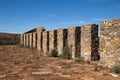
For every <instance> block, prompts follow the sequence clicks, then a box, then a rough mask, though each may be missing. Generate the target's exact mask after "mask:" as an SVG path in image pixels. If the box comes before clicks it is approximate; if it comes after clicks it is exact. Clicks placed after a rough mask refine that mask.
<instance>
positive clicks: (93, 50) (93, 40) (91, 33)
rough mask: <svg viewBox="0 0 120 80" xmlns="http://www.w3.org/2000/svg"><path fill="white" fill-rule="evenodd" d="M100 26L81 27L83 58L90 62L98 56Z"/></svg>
mask: <svg viewBox="0 0 120 80" xmlns="http://www.w3.org/2000/svg"><path fill="white" fill-rule="evenodd" d="M98 47H99V45H98V25H97V24H88V25H85V26H83V27H81V56H83V57H84V58H85V60H86V61H90V60H92V58H93V60H94V59H96V58H97V56H98Z"/></svg>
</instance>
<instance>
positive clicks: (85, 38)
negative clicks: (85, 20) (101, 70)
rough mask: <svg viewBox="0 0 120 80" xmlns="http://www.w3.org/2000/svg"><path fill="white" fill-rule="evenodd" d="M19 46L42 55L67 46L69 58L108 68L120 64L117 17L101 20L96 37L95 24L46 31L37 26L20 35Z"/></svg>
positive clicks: (60, 51) (119, 20)
mask: <svg viewBox="0 0 120 80" xmlns="http://www.w3.org/2000/svg"><path fill="white" fill-rule="evenodd" d="M21 44H23V45H26V46H29V47H30V48H34V49H37V50H40V51H43V53H44V54H47V53H49V52H50V51H51V49H54V48H56V49H57V51H58V55H60V54H62V50H63V48H64V47H65V46H66V44H68V45H69V46H70V47H71V51H72V58H73V59H75V58H77V57H79V56H82V57H84V58H85V60H86V61H99V62H101V63H102V64H103V65H104V66H107V67H112V66H113V65H115V64H116V63H120V18H119V19H113V20H108V21H102V22H101V23H100V36H98V25H97V24H87V25H84V26H71V27H69V28H68V29H58V30H50V31H46V30H45V28H44V27H38V28H34V29H32V30H30V31H27V32H25V33H23V34H21Z"/></svg>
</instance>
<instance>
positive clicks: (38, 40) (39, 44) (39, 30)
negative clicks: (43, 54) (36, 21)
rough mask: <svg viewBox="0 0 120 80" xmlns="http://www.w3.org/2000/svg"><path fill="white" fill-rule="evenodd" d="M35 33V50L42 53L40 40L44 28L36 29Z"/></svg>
mask: <svg viewBox="0 0 120 80" xmlns="http://www.w3.org/2000/svg"><path fill="white" fill-rule="evenodd" d="M36 31H37V49H38V50H40V51H42V47H43V45H42V38H43V36H42V34H43V31H45V29H44V27H38V28H37V29H36Z"/></svg>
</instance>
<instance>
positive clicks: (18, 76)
mask: <svg viewBox="0 0 120 80" xmlns="http://www.w3.org/2000/svg"><path fill="white" fill-rule="evenodd" d="M0 80H120V75H118V74H115V73H111V72H110V70H109V69H107V68H103V67H101V66H97V65H95V64H92V63H79V62H76V61H75V60H66V59H62V58H54V57H48V56H45V55H43V53H41V52H39V51H36V50H30V49H27V48H20V47H19V46H17V45H14V46H13V45H9V46H5V45H3V46H1V45H0Z"/></svg>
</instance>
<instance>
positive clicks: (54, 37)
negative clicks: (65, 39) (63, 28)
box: [49, 30, 57, 52]
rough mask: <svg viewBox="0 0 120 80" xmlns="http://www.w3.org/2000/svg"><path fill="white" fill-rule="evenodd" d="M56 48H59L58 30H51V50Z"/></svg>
mask: <svg viewBox="0 0 120 80" xmlns="http://www.w3.org/2000/svg"><path fill="white" fill-rule="evenodd" d="M54 48H56V49H57V30H51V31H49V52H50V51H51V50H52V49H54Z"/></svg>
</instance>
